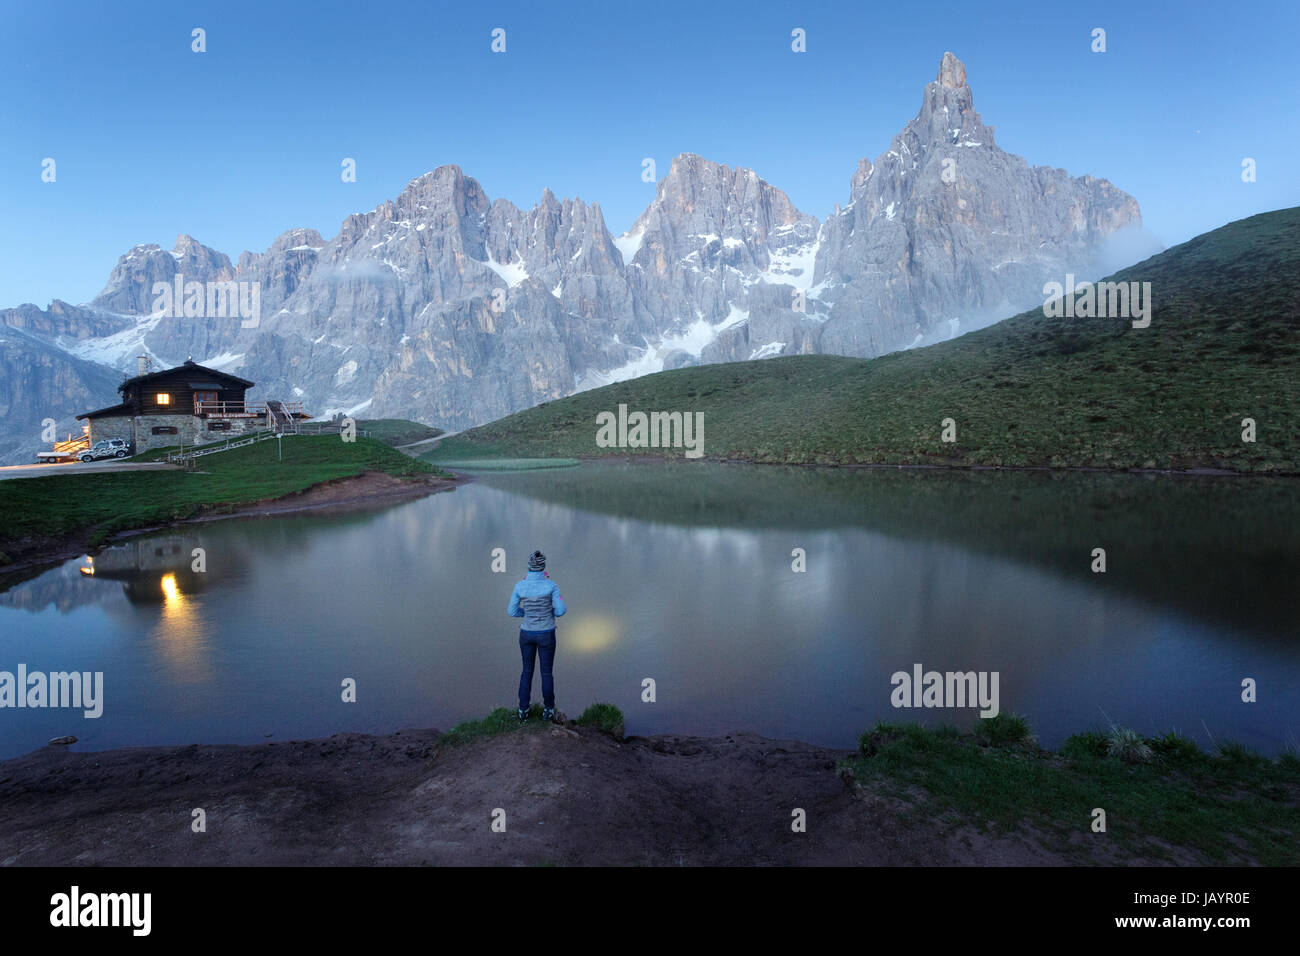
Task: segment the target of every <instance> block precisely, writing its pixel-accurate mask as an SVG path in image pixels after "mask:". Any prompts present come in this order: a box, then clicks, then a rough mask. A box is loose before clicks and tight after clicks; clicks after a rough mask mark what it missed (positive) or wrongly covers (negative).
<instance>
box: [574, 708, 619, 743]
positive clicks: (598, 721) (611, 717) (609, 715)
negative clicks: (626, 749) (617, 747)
mask: <svg viewBox="0 0 1300 956" xmlns="http://www.w3.org/2000/svg"><path fill="white" fill-rule="evenodd" d="M578 723H579V724H580V725H581V726H583V727H595V728H596V729H597V730H599V731H601V732H602V733H606V734H609V735H611V736H612V737H613V738H614V739H615V740H622V739H623V735H624V733H626V731H627V721H626V720H625V719H624V718H623V712H622V711H621V710H619V709H618V708H617V707H615V706H614V705H613V704H603V703H599V702H597V703H595V704H592V705H591V706H590V707H588V708H587V709H586V710H584V711H583V712H582V715H581V716H580V717H579V718H578Z"/></svg>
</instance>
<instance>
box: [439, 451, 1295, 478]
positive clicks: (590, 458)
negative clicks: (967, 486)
mask: <svg viewBox="0 0 1300 956" xmlns="http://www.w3.org/2000/svg"><path fill="white" fill-rule="evenodd" d="M557 457H558V458H576V459H577V460H578V461H579V462H582V463H585V462H601V461H615V462H621V463H624V464H631V463H639V462H653V463H663V462H683V463H695V462H710V463H713V464H722V465H761V466H774V467H782V468H844V469H862V470H869V469H881V470H898V471H1007V472H1047V473H1057V472H1064V473H1076V474H1105V475H1165V476H1168V477H1172V478H1300V471H1238V470H1236V469H1232V468H1210V467H1198V468H1102V467H1098V466H1093V465H943V464H919V465H917V464H890V463H886V462H834V461H831V462H827V461H766V460H756V459H752V458H720V457H715V456H712V455H704V456H701V457H700V458H686V457H685V456H684V455H561V456H557ZM529 458H534V459H538V460H541V461H546V460H551V459H547V458H545V457H544V456H539V455H523V454H518V455H496V456H494V457H491V458H482V459H471V458H468V457H465V456H458V457H457V458H455V459H448V460H449V461H454V462H455V463H456V464H457V465H460V466H461V467H462V468H463V467H465V463H466V462H469V461H477V460H481V461H484V462H490V461H496V460H507V461H508V460H512V459H529ZM420 460H421V461H424V462H426V463H428V464H430V465H434V466H436V467H440V468H447V467H450V466H448V465H444V464H443V463H442V462H440V461H439V460H438V459H436V458H425V457H421V458H420ZM527 470H533V469H521V471H527Z"/></svg>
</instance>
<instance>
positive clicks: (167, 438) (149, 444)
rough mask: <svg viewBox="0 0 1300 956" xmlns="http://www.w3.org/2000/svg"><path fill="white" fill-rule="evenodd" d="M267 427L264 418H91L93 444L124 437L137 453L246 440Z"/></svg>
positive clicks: (124, 416) (182, 416)
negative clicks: (171, 431) (158, 431)
mask: <svg viewBox="0 0 1300 956" xmlns="http://www.w3.org/2000/svg"><path fill="white" fill-rule="evenodd" d="M213 422H218V423H221V422H226V423H229V425H230V427H229V428H228V429H225V428H221V427H220V425H219V424H218V427H216V428H213V427H211V425H212V423H213ZM155 428H175V429H176V433H175V434H165V435H155V434H154V433H153V430H154V429H155ZM264 428H266V419H265V418H225V419H212V418H199V417H197V416H195V415H139V416H136V417H134V418H132V417H130V416H126V415H123V416H118V417H105V418H92V419H90V443H91V444H92V445H93V444H94V443H95V442H97V441H103V440H104V439H106V438H125V439H126V440H127V441H129V442H131V443H132V444H134V446H135V454H137V455H138V454H140V453H141V452H146V451H151V450H153V449H155V448H170V447H172V446H175V445H186V446H189V445H207V444H210V443H212V442H218V441H223V440H225V439H227V438H243V437H244V436H246V435H249V434H251V433H252V432H255V431H260V430H262V429H264Z"/></svg>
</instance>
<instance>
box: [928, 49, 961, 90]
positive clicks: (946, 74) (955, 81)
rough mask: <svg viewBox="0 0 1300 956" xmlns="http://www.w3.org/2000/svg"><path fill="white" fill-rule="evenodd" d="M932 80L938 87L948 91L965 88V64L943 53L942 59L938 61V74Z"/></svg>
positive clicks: (951, 55)
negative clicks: (945, 88)
mask: <svg viewBox="0 0 1300 956" xmlns="http://www.w3.org/2000/svg"><path fill="white" fill-rule="evenodd" d="M934 79H935V82H936V83H938V84H939V85H940V86H944V87H947V88H948V89H950V90H955V89H957V88H958V87H962V86H965V85H966V64H965V63H963V62H962V61H961V60H959V59H957V57H955V56H953V54H952V53H944V55H943V59H942V60H941V61H939V74H938V76H936V77H935V78H934Z"/></svg>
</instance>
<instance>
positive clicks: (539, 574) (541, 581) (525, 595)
mask: <svg viewBox="0 0 1300 956" xmlns="http://www.w3.org/2000/svg"><path fill="white" fill-rule="evenodd" d="M567 610H568V607H566V606H565V603H564V598H562V597H560V589H559V587H557V586H556V584H555V582H554V581H552V580H551V579H550V578H548V577H547V576H546V572H544V571H529V572H528V576H527V577H526V578H524V579H523V580H522V581H520V582H519V583H518V584H516V585H515V589H514V591H512V592H511V594H510V607H509V608H507V610H506V613H507V614H509V615H510V616H511V617H522V618H523V619H524V623H523V624H521V625H520V627H521V628H522V629H523V630H525V631H550V630H554V629H555V619H556V618H557V617H563V616H564V612H565V611H567Z"/></svg>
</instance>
